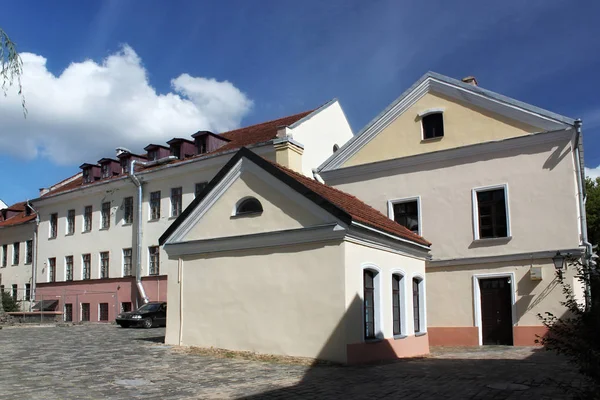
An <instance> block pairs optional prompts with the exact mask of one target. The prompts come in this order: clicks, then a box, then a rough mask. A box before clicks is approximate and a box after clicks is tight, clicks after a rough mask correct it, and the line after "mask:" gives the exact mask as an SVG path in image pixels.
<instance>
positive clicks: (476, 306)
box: [473, 272, 517, 346]
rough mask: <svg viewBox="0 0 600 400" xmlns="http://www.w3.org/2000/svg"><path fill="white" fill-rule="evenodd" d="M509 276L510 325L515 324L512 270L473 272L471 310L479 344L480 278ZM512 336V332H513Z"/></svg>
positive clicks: (480, 334) (515, 308) (481, 335)
mask: <svg viewBox="0 0 600 400" xmlns="http://www.w3.org/2000/svg"><path fill="white" fill-rule="evenodd" d="M494 278H509V279H510V282H509V283H510V302H511V316H512V326H513V327H514V326H515V325H516V324H517V291H516V288H515V273H514V272H498V273H489V274H473V310H474V314H475V326H476V327H477V332H478V336H479V345H480V346H481V345H482V344H483V332H482V329H483V323H482V321H481V289H480V287H479V280H480V279H494ZM513 336H514V332H513Z"/></svg>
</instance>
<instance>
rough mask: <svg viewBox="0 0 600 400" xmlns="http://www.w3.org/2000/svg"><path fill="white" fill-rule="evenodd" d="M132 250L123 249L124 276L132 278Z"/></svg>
mask: <svg viewBox="0 0 600 400" xmlns="http://www.w3.org/2000/svg"><path fill="white" fill-rule="evenodd" d="M131 254H132V250H131V249H123V276H132V275H133V268H132V263H131Z"/></svg>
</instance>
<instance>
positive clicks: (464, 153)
mask: <svg viewBox="0 0 600 400" xmlns="http://www.w3.org/2000/svg"><path fill="white" fill-rule="evenodd" d="M571 136H572V132H571V130H565V129H560V130H557V131H552V132H540V133H534V134H530V135H526V136H519V137H515V138H510V139H504V140H498V141H494V142H486V143H478V144H472V145H467V146H463V147H456V148H454V149H447V150H439V151H433V152H430V153H424V154H417V155H413V156H408V157H401V158H394V159H391V160H384V161H376V162H373V163H368V164H361V165H355V166H351V167H345V168H339V169H334V170H324V171H321V172H320V175H321V176H322V177H323V179H324V180H325V182H326V183H327V184H330V185H335V184H336V183H337V180H338V179H343V178H348V177H356V178H358V177H361V176H364V175H368V174H372V173H377V172H384V171H394V173H399V172H401V170H402V169H403V168H408V167H414V166H418V165H425V164H431V163H437V162H441V161H448V160H454V159H460V158H467V157H474V156H480V155H484V154H492V153H498V152H503V151H507V150H515V149H522V148H526V147H531V146H536V145H540V144H544V143H552V142H556V141H560V140H570V139H571Z"/></svg>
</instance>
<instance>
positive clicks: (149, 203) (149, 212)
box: [148, 190, 163, 222]
mask: <svg viewBox="0 0 600 400" xmlns="http://www.w3.org/2000/svg"><path fill="white" fill-rule="evenodd" d="M156 192H158V193H160V196H159V198H158V214H159V215H158V218H152V193H156ZM149 196H150V197H149V198H148V222H152V221H159V220H160V217H161V216H162V208H163V207H162V190H155V191H153V192H150V195H149Z"/></svg>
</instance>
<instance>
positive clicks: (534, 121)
mask: <svg viewBox="0 0 600 400" xmlns="http://www.w3.org/2000/svg"><path fill="white" fill-rule="evenodd" d="M428 93H432V94H439V95H441V96H444V97H446V98H449V99H456V100H457V101H460V102H461V103H466V104H469V105H471V106H473V107H477V108H479V109H482V110H486V111H488V112H490V113H492V114H496V115H499V116H502V117H504V118H506V119H509V120H513V121H516V122H519V123H522V124H526V125H529V126H532V127H537V128H539V132H543V131H552V130H557V129H564V128H567V127H570V126H573V125H574V123H575V121H574V120H573V119H570V118H567V117H564V116H561V115H559V114H555V113H553V112H550V111H547V110H544V109H541V108H538V107H535V106H532V105H530V104H527V103H523V102H520V101H518V100H514V99H511V98H509V97H506V96H503V95H501V94H498V93H495V92H492V91H490V90H487V89H483V88H481V87H479V86H474V85H470V84H467V83H464V82H462V81H459V80H456V79H452V78H449V77H447V76H444V75H440V74H437V73H434V72H428V73H426V74H425V75H423V76H422V77H421V78H420V79H419V80H418V81H417V82H416V83H415V84H414V85H412V86H411V87H410V88H409V89H408V90H406V91H405V92H404V93H403V94H402V95H401V96H400V97H398V98H397V99H396V100H395V101H394V102H393V103H392V104H390V105H389V106H388V107H387V108H386V109H385V110H383V112H381V113H380V114H379V115H378V116H377V117H375V118H374V119H373V120H372V121H371V122H369V123H368V124H367V125H366V126H365V127H364V128H363V129H362V130H361V131H360V132H359V133H358V134H357V135H355V136H354V137H353V138H352V139H351V140H350V141H348V142H347V143H346V144H345V145H344V146H342V147H341V148H340V149H339V150H338V151H337V152H335V153H334V154H333V155H332V156H331V157H329V158H328V159H327V160H326V161H325V162H324V163H323V164H321V166H320V167H319V168H318V169H319V170H320V171H328V170H332V169H336V168H340V167H342V166H343V165H345V163H346V162H347V161H348V160H349V159H350V158H352V157H353V156H355V155H356V154H357V153H358V152H359V151H360V150H361V149H362V148H363V147H364V146H366V145H367V144H368V143H369V142H370V141H371V140H372V139H373V138H375V137H376V136H377V135H378V134H379V133H381V132H382V131H383V130H385V129H386V128H387V127H388V126H389V125H390V124H391V123H392V122H394V121H395V120H396V119H397V118H398V117H399V116H400V115H402V114H403V113H404V112H405V111H406V110H407V109H409V108H410V107H411V106H413V105H414V104H415V103H416V102H417V101H419V100H420V99H421V98H422V97H423V96H425V95H426V94H428Z"/></svg>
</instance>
